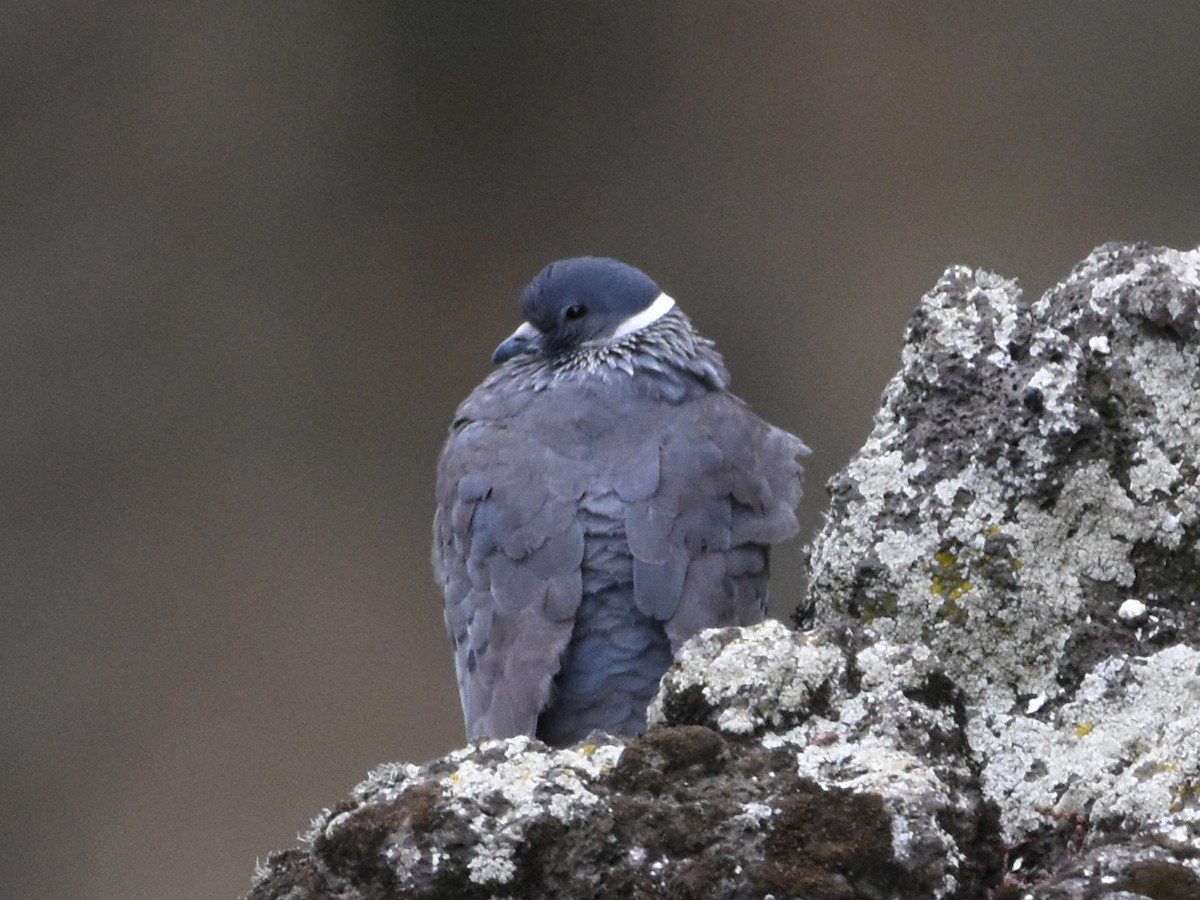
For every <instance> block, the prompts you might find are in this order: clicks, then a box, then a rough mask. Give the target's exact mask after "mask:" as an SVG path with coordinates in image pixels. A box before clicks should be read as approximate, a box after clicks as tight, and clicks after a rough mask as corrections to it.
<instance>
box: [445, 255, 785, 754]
mask: <svg viewBox="0 0 1200 900" xmlns="http://www.w3.org/2000/svg"><path fill="white" fill-rule="evenodd" d="M521 306H522V309H523V311H524V314H525V319H526V322H525V324H523V325H522V326H521V327H520V328H518V329H517V330H516V332H515V333H514V334H513V335H512V336H511V337H510V338H508V340H506V341H504V342H503V343H502V344H501V345H500V346H499V347H497V348H496V352H495V354H494V355H493V357H492V359H493V361H494V362H495V363H498V364H499V368H497V369H496V370H495V371H494V372H492V374H491V375H490V376H489V377H488V378H487V379H486V380H485V381H484V382H483V384H481V385H480V386H479V387H478V388H476V389H475V391H474V392H473V393H472V394H471V396H469V397H468V398H467V399H466V401H464V402H463V404H462V405H461V406H460V407H459V408H458V412H457V415H456V416H455V419H454V424H453V425H452V426H451V429H450V437H449V439H448V441H447V442H446V447H445V449H444V450H443V452H442V456H441V460H440V463H439V466H438V484H437V514H436V516H435V518H434V526H433V531H434V534H433V564H434V569H435V571H436V573H437V578H438V581H439V582H440V583H441V585H442V587H443V589H444V590H445V595H446V628H447V630H448V631H449V633H450V638H451V640H452V642H453V644H454V660H455V666H456V668H457V670H458V687H459V693H460V694H461V697H462V706H463V715H464V717H465V719H466V726H467V736H468V738H469V739H470V740H475V739H477V738H483V737H492V738H504V737H511V736H514V735H535V736H537V737H538V738H541V739H542V740H543V741H545V742H546V743H548V744H552V745H559V746H561V745H565V744H569V743H573V742H576V741H579V740H582V739H583V738H584V737H586V736H587V735H588V734H589V733H590V732H591V731H593V730H600V731H605V732H609V733H613V734H624V733H635V732H638V731H640V730H642V729H643V728H644V727H645V722H646V707H647V705H648V704H649V702H650V700H651V699H652V698H653V696H654V693H655V691H656V690H657V688H658V682H659V679H660V678H661V676H662V674H663V673H664V672H665V671H666V669H667V667H668V666H669V665H670V663H671V659H672V656H673V654H674V652H675V651H676V650H677V649H678V647H679V645H680V644H682V643H683V642H684V641H685V640H687V639H688V638H689V637H691V636H692V635H694V634H695V633H696V632H698V631H700V630H701V629H704V628H710V627H714V626H723V625H748V624H752V623H754V622H758V621H760V620H761V619H762V618H763V617H764V615H765V611H766V599H767V574H768V552H769V546H770V545H771V544H773V543H776V542H778V541H782V540H784V539H785V538H789V537H792V536H793V535H795V533H796V531H797V524H796V517H795V513H794V510H795V506H796V504H797V503H798V502H799V500H800V465H799V463H798V462H797V456H799V455H803V454H806V453H807V452H808V449H807V448H806V447H805V446H804V444H803V443H801V441H800V440H799V439H798V438H796V437H793V436H792V435H790V434H788V433H787V432H784V431H781V430H779V429H778V428H774V427H773V426H771V425H768V424H767V423H766V422H764V421H763V420H762V419H760V418H759V417H758V416H756V415H755V414H754V413H753V412H752V411H751V410H750V409H749V407H747V406H746V404H745V403H744V402H743V401H741V400H739V399H738V398H737V397H735V396H734V395H733V394H731V393H729V391H728V390H727V389H726V385H727V384H728V381H729V375H728V373H727V372H726V370H725V366H724V363H723V362H722V360H721V357H720V355H719V354H718V353H717V351H716V349H715V347H714V346H713V343H712V342H711V341H709V340H706V339H705V338H702V337H700V335H698V334H697V333H696V332H695V331H693V330H692V326H691V323H690V322H689V321H688V318H687V316H685V315H684V314H683V313H682V312H681V311H680V310H679V309H678V307H676V306H675V303H674V301H673V300H672V299H671V298H670V297H668V296H667V295H666V294H664V293H663V292H662V291H660V290H659V288H658V285H656V284H655V283H654V282H653V281H651V280H650V278H648V277H647V276H646V275H645V274H644V273H642V272H640V271H639V270H637V269H635V268H633V267H631V266H628V265H625V264H624V263H620V262H618V261H616V260H614V259H603V258H595V257H581V258H577V259H566V260H561V261H559V262H555V263H551V264H550V265H548V266H547V267H546V268H545V269H543V270H542V271H541V273H539V274H538V276H537V277H536V278H534V280H533V281H532V283H530V285H529V286H528V287H527V288H526V289H525V291H524V293H523V295H522V297H521Z"/></svg>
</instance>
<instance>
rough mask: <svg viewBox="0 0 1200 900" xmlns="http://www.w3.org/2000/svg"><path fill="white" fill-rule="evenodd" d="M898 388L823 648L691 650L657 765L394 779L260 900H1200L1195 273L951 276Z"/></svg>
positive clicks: (480, 768) (824, 579) (1184, 259)
mask: <svg viewBox="0 0 1200 900" xmlns="http://www.w3.org/2000/svg"><path fill="white" fill-rule="evenodd" d="M902 361H903V366H902V369H901V371H900V373H899V374H897V376H896V377H895V378H894V379H893V380H892V381H891V383H890V384H889V385H888V388H887V390H886V392H885V395H884V402H883V406H882V408H881V409H880V411H879V413H878V414H877V416H876V419H875V427H874V431H873V432H872V434H871V436H870V438H869V439H868V441H867V443H866V445H865V446H864V447H863V449H862V450H861V451H860V453H859V454H857V455H856V456H855V458H854V459H853V460H852V461H851V462H850V464H849V465H848V466H847V467H846V469H845V470H844V471H843V472H841V473H840V474H839V475H838V476H837V477H835V478H834V479H833V480H832V481H831V482H830V493H831V507H830V511H829V515H828V517H827V520H826V525H825V527H824V529H823V530H822V532H821V533H820V535H818V537H817V538H816V539H815V541H814V543H813V547H812V550H811V572H812V578H811V584H810V588H809V593H808V596H807V597H806V600H805V602H804V604H802V608H803V609H805V610H806V611H811V615H812V617H813V622H814V625H813V628H812V629H811V630H809V631H807V632H805V633H797V632H793V631H790V630H788V629H787V628H785V627H783V626H782V625H780V624H779V623H775V622H767V623H763V624H762V625H759V626H755V627H753V628H747V629H724V630H717V631H711V632H705V633H703V634H701V635H698V636H697V637H696V638H695V639H693V640H692V641H691V642H689V643H688V644H687V645H686V646H685V647H684V648H682V649H681V651H680V654H679V656H678V657H677V659H676V662H675V665H674V666H673V667H672V669H671V670H670V671H669V672H668V674H667V675H666V676H665V677H664V679H663V685H662V689H661V691H660V693H659V696H658V697H657V698H656V700H655V702H654V704H653V706H652V707H651V711H650V722H651V728H650V730H649V731H648V732H647V733H646V734H645V735H642V736H641V737H638V738H636V739H632V740H616V739H612V738H609V737H607V736H604V735H594V736H593V738H592V740H591V741H590V742H589V743H585V744H583V745H580V746H577V747H574V748H570V749H561V750H552V749H549V748H547V747H545V746H544V745H542V744H540V743H538V742H537V741H534V740H530V739H527V738H518V739H512V740H508V741H485V742H482V743H480V744H478V745H476V746H471V747H468V748H465V749H463V750H460V751H457V752H455V753H452V754H450V755H449V756H447V757H445V758H443V759H441V760H436V761H434V762H431V763H428V764H426V765H424V766H415V765H388V766H383V767H381V768H379V769H377V770H376V771H375V772H373V773H372V774H371V775H370V776H369V777H368V779H367V780H366V781H365V782H363V784H361V785H359V787H358V788H356V789H355V791H354V792H353V794H352V796H351V797H350V799H348V800H347V801H345V802H343V803H342V804H340V805H339V806H337V807H336V808H335V809H334V810H331V811H326V812H325V813H323V814H322V815H321V816H320V817H318V819H317V820H316V821H315V822H314V823H313V826H312V828H311V829H310V831H309V833H308V834H307V835H306V846H305V847H304V848H302V849H297V850H290V851H285V852H283V853H279V854H275V855H273V856H271V857H270V858H269V860H268V862H267V864H266V865H265V866H264V867H263V868H262V869H261V870H260V871H259V873H258V874H257V876H256V881H255V886H254V890H253V892H252V894H251V895H250V896H251V897H252V898H256V900H259V898H261V900H266V898H285V897H286V898H289V900H301V898H309V897H338V898H347V900H349V898H385V897H387V898H392V897H395V898H401V897H403V898H409V897H411V898H434V897H447V898H449V897H453V898H460V897H462V898H473V897H522V898H526V897H529V898H540V897H572V898H589V897H595V898H601V897H623V898H639V897H663V896H668V897H680V898H688V897H733V898H741V897H745V898H750V897H756V898H758V897H777V898H783V897H804V898H814V900H820V898H908V897H914V898H915V897H921V898H951V897H958V898H975V897H983V896H985V895H986V896H990V897H992V898H994V900H1005V898H1014V900H1015V898H1024V897H1031V898H1068V897H1070V898H1075V897H1079V898H1085V897H1109V898H1112V900H1121V898H1124V900H1132V898H1138V897H1151V898H1174V897H1197V896H1200V803H1198V801H1197V794H1198V793H1200V646H1198V644H1200V641H1198V639H1197V635H1198V634H1200V632H1198V631H1197V616H1198V615H1200V612H1198V607H1197V601H1198V600H1200V551H1198V548H1197V537H1198V536H1200V487H1198V485H1200V478H1198V474H1200V473H1198V468H1200V464H1198V463H1197V460H1198V459H1200V250H1197V251H1192V252H1190V253H1180V252H1176V251H1172V250H1163V249H1157V248H1152V247H1148V246H1144V245H1117V244H1112V245H1106V246H1104V247H1101V248H1099V249H1098V250H1096V251H1095V252H1094V253H1093V254H1092V255H1091V256H1089V257H1088V259H1086V260H1085V261H1084V262H1083V263H1081V264H1080V265H1079V266H1077V267H1076V268H1075V270H1074V271H1073V272H1072V273H1071V275H1070V276H1069V277H1068V278H1067V279H1066V280H1065V281H1064V282H1062V283H1061V284H1059V285H1057V286H1056V287H1055V288H1053V289H1051V290H1050V291H1048V292H1047V293H1046V295H1045V296H1043V297H1042V298H1041V299H1040V300H1038V301H1037V302H1035V303H1033V304H1032V305H1026V304H1025V303H1024V302H1023V300H1022V298H1021V294H1020V292H1019V290H1018V289H1017V287H1016V285H1015V284H1014V283H1013V282H1010V281H1006V280H1004V279H1001V278H998V277H996V276H994V275H990V274H988V273H986V272H982V271H978V270H971V269H967V268H963V267H954V268H951V269H949V270H947V272H946V273H945V275H944V276H943V277H942V279H941V280H940V281H939V283H938V284H937V286H936V287H935V289H934V290H933V291H932V292H931V293H930V294H928V295H927V296H926V297H925V298H924V299H923V300H922V303H921V305H920V307H919V308H918V309H917V311H916V312H915V313H914V315H913V317H912V321H911V322H910V325H909V328H908V332H907V335H906V340H905V345H904V348H903V354H902ZM806 621H807V618H806Z"/></svg>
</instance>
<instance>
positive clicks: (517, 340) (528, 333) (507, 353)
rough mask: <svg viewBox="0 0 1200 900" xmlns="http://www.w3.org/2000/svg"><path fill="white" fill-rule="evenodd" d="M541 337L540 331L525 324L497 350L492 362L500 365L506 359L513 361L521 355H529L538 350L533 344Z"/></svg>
mask: <svg viewBox="0 0 1200 900" xmlns="http://www.w3.org/2000/svg"><path fill="white" fill-rule="evenodd" d="M541 336H542V333H541V332H540V331H538V330H537V329H536V328H534V327H533V326H532V325H530V324H529V323H528V322H525V323H524V324H522V325H521V327H520V328H518V329H517V330H516V331H514V332H513V333H512V334H510V335H509V336H508V338H506V339H505V341H504V342H503V343H502V344H501V345H500V346H499V347H497V348H496V351H495V352H494V353H493V354H492V362H493V363H496V364H499V363H502V362H504V361H505V360H506V359H512V358H513V357H514V356H516V355H518V354H520V353H529V352H530V351H532V350H536V349H537V348H536V346H535V345H534V343H533V342H534V340H536V339H537V338H539V337H541Z"/></svg>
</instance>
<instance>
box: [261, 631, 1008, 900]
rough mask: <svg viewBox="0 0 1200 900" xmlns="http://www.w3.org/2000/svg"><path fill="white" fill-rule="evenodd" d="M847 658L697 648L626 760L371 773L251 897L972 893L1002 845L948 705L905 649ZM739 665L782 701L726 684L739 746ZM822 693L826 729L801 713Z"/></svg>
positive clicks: (618, 745)
mask: <svg viewBox="0 0 1200 900" xmlns="http://www.w3.org/2000/svg"><path fill="white" fill-rule="evenodd" d="M914 654H915V655H914ZM863 658H864V662H865V664H866V665H865V666H864V669H863V671H862V672H861V673H858V674H857V675H856V677H855V678H854V679H850V678H848V677H847V666H846V663H847V658H846V656H845V655H844V654H843V652H842V651H840V650H838V649H837V648H835V647H829V646H822V645H820V644H817V643H814V642H813V641H812V640H811V639H809V638H805V637H803V636H801V635H797V634H795V633H793V632H790V631H788V630H787V629H786V628H784V627H783V626H782V625H780V624H779V623H777V622H769V623H764V624H763V625H760V626H756V627H755V628H749V629H745V630H742V629H724V630H719V631H711V632H705V633H703V634H701V635H699V636H698V637H697V638H696V639H695V640H694V641H693V642H692V643H691V645H690V646H689V647H688V648H687V650H686V651H685V652H684V653H682V654H681V656H680V659H679V660H678V661H677V664H676V667H675V668H674V669H673V671H672V674H671V679H670V682H669V684H668V686H667V687H665V688H664V691H663V694H664V696H665V700H664V701H660V704H659V706H660V714H661V710H662V709H666V710H673V711H674V712H673V715H674V716H676V717H677V720H674V721H663V722H660V724H659V726H658V727H656V728H653V729H651V730H650V731H649V732H648V733H647V734H646V735H644V736H643V737H641V738H638V739H635V740H632V741H628V742H626V741H618V740H615V739H609V738H604V737H602V736H600V735H597V736H596V742H595V743H591V744H586V745H583V746H580V747H575V748H571V749H565V750H553V749H550V748H548V747H546V746H544V745H542V744H541V743H539V742H537V741H533V740H530V739H527V738H514V739H511V740H507V741H485V742H482V743H481V744H479V745H477V746H473V747H469V748H467V749H465V750H461V751H458V752H456V753H452V754H450V755H449V756H447V757H445V758H444V759H442V760H438V761H437V762H434V763H430V764H429V765H427V766H423V767H418V766H399V765H391V766H384V767H382V768H380V769H378V770H376V771H375V772H374V773H372V774H371V776H370V777H369V778H368V779H367V781H365V782H364V783H363V784H361V785H359V786H358V787H357V788H355V790H354V792H353V794H352V798H351V800H350V801H349V802H348V803H345V804H343V805H342V806H340V807H339V808H337V809H335V810H332V811H329V812H326V813H325V814H324V815H322V816H321V817H320V818H319V819H318V820H317V821H316V822H315V823H314V825H313V827H312V829H311V830H310V832H309V834H308V836H307V839H308V841H309V843H310V845H311V850H310V851H309V852H306V853H299V852H296V851H292V852H289V853H284V854H278V855H276V856H273V857H272V858H271V859H270V860H268V863H267V865H266V867H265V868H264V869H263V871H262V872H260V873H259V879H258V884H257V886H256V888H255V891H254V893H253V894H252V895H251V896H252V897H254V898H262V900H266V898H282V897H288V898H290V900H299V898H302V897H344V898H357V897H364V898H366V897H396V898H409V897H412V898H424V897H429V898H432V897H455V898H458V897H464V898H471V897H493V896H495V897H506V896H510V897H522V898H525V897H530V898H537V897H572V898H588V897H596V898H600V897H630V898H638V897H663V896H672V897H681V898H687V897H696V898H700V897H733V898H758V897H766V896H770V895H774V896H777V897H809V898H855V897H874V898H910V897H911V898H918V897H919V898H938V897H951V896H971V892H972V891H977V890H979V889H981V887H982V886H983V885H984V884H986V883H988V882H989V881H991V880H994V876H995V872H993V871H989V870H988V869H986V868H980V866H979V860H981V859H983V860H994V859H997V858H998V845H997V844H996V840H995V830H994V827H992V823H991V820H990V818H989V816H988V812H987V809H986V807H985V805H984V804H983V803H982V802H981V800H980V792H979V790H978V785H977V782H978V778H977V775H976V774H975V773H974V771H973V770H972V767H971V764H970V762H969V759H968V757H967V754H966V753H965V752H964V748H965V746H966V741H965V735H964V733H963V731H962V727H961V718H962V717H961V706H960V704H959V700H958V698H957V696H956V694H955V692H954V691H953V689H952V688H950V687H949V685H948V684H946V683H945V681H944V679H943V678H942V677H941V676H940V673H939V672H938V670H937V668H936V666H935V665H934V664H933V662H932V660H931V659H930V658H929V656H928V654H927V653H926V652H924V651H923V650H921V649H914V650H913V652H912V653H910V652H909V651H907V650H899V649H896V648H872V651H871V652H869V653H864V654H863ZM738 661H740V662H738ZM751 663H753V664H754V665H757V666H761V667H762V670H763V671H764V672H766V673H772V674H773V675H774V676H776V677H777V678H778V679H779V681H780V683H778V684H776V683H772V680H771V679H770V678H760V679H755V678H754V677H745V676H747V675H749V673H750V672H751V670H749V669H742V674H743V680H746V681H747V682H749V683H752V684H753V683H757V684H759V685H760V692H759V695H760V697H761V702H762V705H763V709H762V710H760V711H758V712H756V713H755V714H754V715H756V716H758V717H759V725H758V726H757V727H755V728H751V729H748V728H747V722H748V721H750V719H749V718H748V717H749V716H750V715H751V714H749V713H748V712H747V711H746V710H745V709H744V708H743V701H744V700H745V699H746V698H747V696H748V694H747V693H746V692H743V691H740V690H739V689H737V688H736V687H735V682H737V681H738V679H737V678H736V666H737V665H746V664H751ZM709 667H712V671H714V672H717V673H723V674H722V675H721V676H720V677H718V678H716V679H714V684H713V685H711V687H712V688H713V690H712V691H711V692H710V697H709V698H708V700H706V701H703V702H694V700H693V701H688V702H677V699H678V698H677V697H676V696H675V695H676V693H677V692H678V693H683V694H694V693H695V692H696V691H697V690H699V691H700V692H703V690H704V688H703V687H699V686H700V684H701V682H700V678H701V676H702V675H703V673H704V672H705V671H707V670H709ZM816 694H823V695H824V696H825V699H826V703H827V704H836V705H838V706H839V707H840V714H839V717H837V718H830V717H829V716H830V715H831V714H832V712H831V708H827V709H825V711H824V713H823V714H822V713H819V712H817V711H816V709H815V708H806V705H805V704H806V702H807V701H810V700H812V699H813V697H814V696H815V695H816ZM726 702H728V703H729V704H730V707H729V708H730V709H731V710H734V711H735V714H734V715H731V716H728V717H724V716H722V713H721V710H722V704H724V703H726ZM776 703H780V705H781V708H782V707H786V712H785V713H783V714H782V718H776V717H775V716H773V715H772V713H771V712H770V711H769V710H768V709H767V707H768V706H771V705H773V704H776ZM689 715H698V716H699V717H700V718H702V719H704V718H707V717H708V716H709V715H713V716H715V718H714V723H716V722H722V721H723V722H724V723H725V725H726V726H727V727H726V728H725V729H724V731H722V730H721V729H720V728H710V727H707V726H706V725H704V724H696V723H694V722H690V721H685V719H686V718H687V716H689ZM776 724H778V727H776ZM751 733H753V734H754V737H753V738H749V735H750V734H751ZM981 845H984V846H987V847H988V848H989V851H988V852H985V851H983V850H981ZM993 868H994V866H993ZM964 891H965V893H964Z"/></svg>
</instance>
